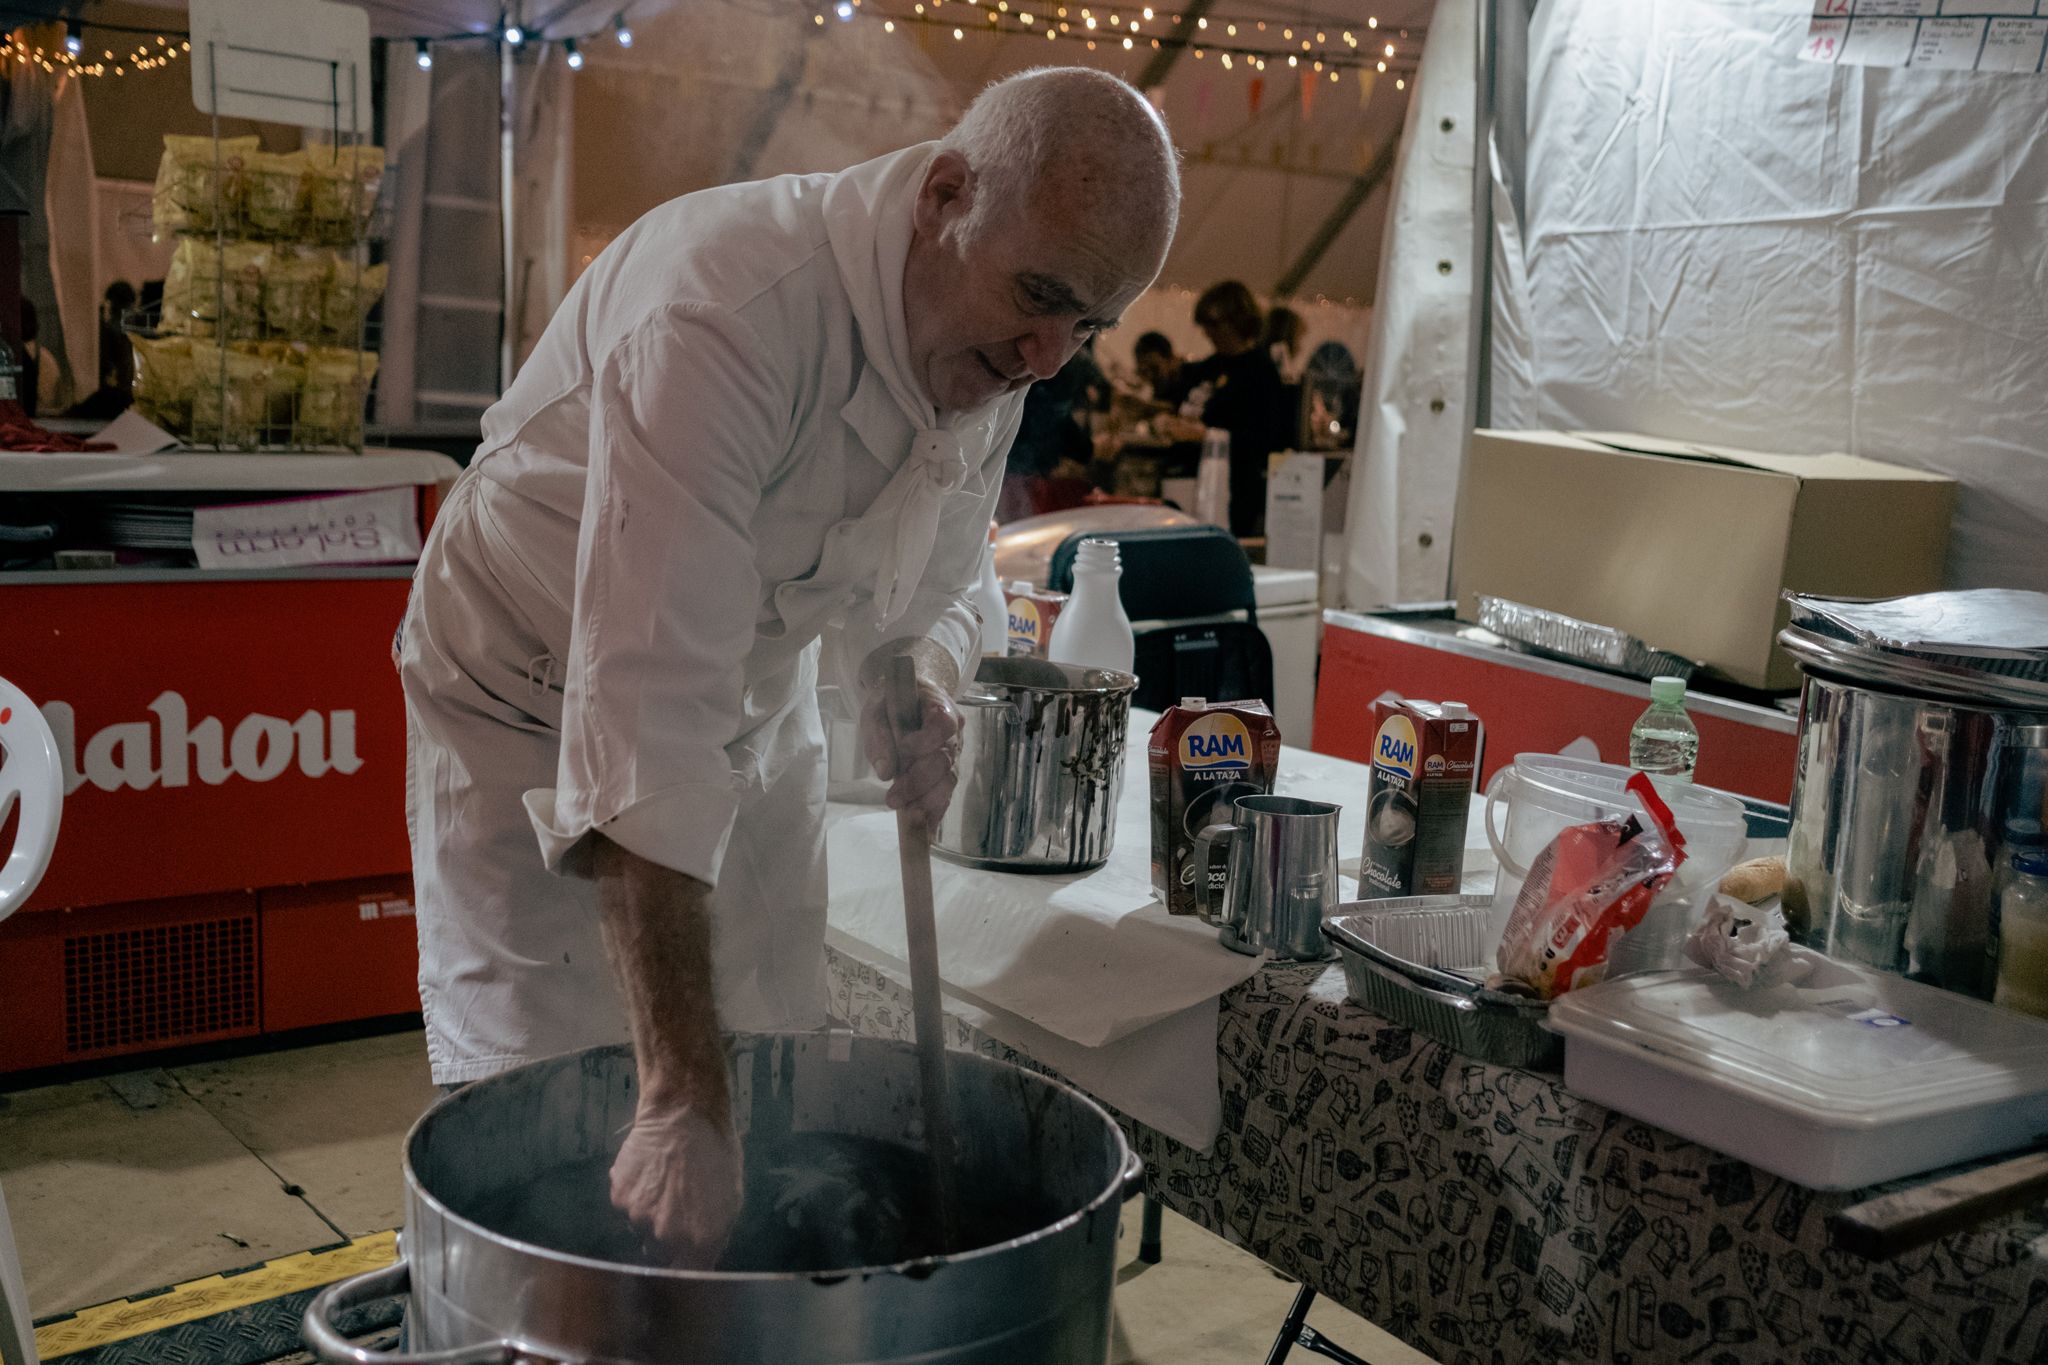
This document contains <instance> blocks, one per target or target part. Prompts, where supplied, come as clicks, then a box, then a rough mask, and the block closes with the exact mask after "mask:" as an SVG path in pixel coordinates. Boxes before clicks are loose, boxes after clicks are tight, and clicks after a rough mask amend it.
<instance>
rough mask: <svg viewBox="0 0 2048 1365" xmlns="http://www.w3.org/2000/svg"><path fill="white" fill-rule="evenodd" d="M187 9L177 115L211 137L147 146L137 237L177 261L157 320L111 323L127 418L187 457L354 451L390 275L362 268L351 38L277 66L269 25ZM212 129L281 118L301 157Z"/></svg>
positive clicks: (373, 202) (363, 171)
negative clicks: (129, 401) (140, 420)
mask: <svg viewBox="0 0 2048 1365" xmlns="http://www.w3.org/2000/svg"><path fill="white" fill-rule="evenodd" d="M193 8H194V26H193V33H192V46H193V56H194V64H193V95H194V103H195V104H197V105H198V106H200V108H201V111H202V112H205V113H209V114H211V115H212V119H213V131H212V134H211V136H196V137H195V136H178V135H175V134H166V135H165V137H164V153H163V159H162V161H161V162H160V163H159V167H158V170H157V178H156V186H155V190H154V193H153V194H152V196H151V214H150V217H151V225H150V226H151V233H152V235H153V236H154V237H155V238H156V239H157V240H159V241H162V240H165V239H166V238H172V239H175V241H176V247H175V250H174V252H173V254H172V257H171V265H170V269H169V271H168V273H167V274H166V277H165V280H164V295H163V302H162V304H161V306H160V308H152V309H150V310H147V311H139V312H136V313H132V314H130V316H129V318H128V320H127V330H128V333H129V336H130V340H131V342H132V344H133V345H134V348H135V357H136V364H135V405H136V408H137V410H138V411H139V412H140V413H141V414H142V415H143V416H145V417H148V418H149V419H150V420H151V421H153V422H155V423H157V425H159V426H161V427H163V428H164V429H165V430H166V431H168V432H170V433H171V434H172V435H174V436H176V437H178V438H179V440H180V441H181V442H183V443H184V444H185V445H187V446H189V447H192V448H195V449H211V450H271V451H289V450H315V449H324V450H333V449H337V448H340V449H348V450H357V451H359V450H361V449H362V445H363V408H364V403H365V401H366V400H367V398H368V396H369V390H370V384H371V381H372V380H373V379H375V377H376V373H377V354H376V349H375V344H374V337H373V329H372V327H371V324H370V321H369V318H370V314H371V313H372V312H373V311H374V310H375V308H376V306H377V304H378V302H379V300H380V299H381V298H382V297H383V294H384V287H385V283H386V278H387V276H388V274H389V269H390V267H389V266H387V265H382V264H374V265H373V264H371V263H370V259H369V258H370V255H371V248H372V246H373V245H374V243H375V242H376V241H377V239H378V234H377V233H376V231H375V225H376V223H377V206H378V199H379V191H380V189H381V188H382V182H383V177H384V149H383V148H381V147H377V146H372V145H368V143H367V142H366V140H365V134H364V125H365V123H366V122H367V121H368V110H367V109H366V108H364V107H363V92H364V89H365V85H366V82H365V77H366V74H367V73H366V71H365V70H363V69H362V68H363V67H364V66H365V65H366V63H367V37H366V36H365V41H364V43H363V44H362V50H361V53H360V56H359V55H358V54H357V53H356V52H355V51H354V50H353V49H354V44H352V43H349V42H346V41H344V42H341V43H339V44H338V45H335V46H333V47H332V48H331V50H329V51H327V52H323V51H321V50H320V49H319V48H318V46H314V47H312V48H311V49H309V50H294V49H295V48H296V47H297V46H298V45H297V44H296V43H293V42H279V41H278V38H279V37H280V36H285V35H282V34H280V32H279V28H278V23H277V21H278V20H279V19H282V18H284V17H285V16H283V15H281V14H280V13H278V9H275V8H271V7H269V6H265V7H263V10H262V12H261V13H256V12H253V10H254V7H251V6H249V5H248V4H247V3H246V0H242V3H234V2H233V0H214V3H212V4H200V5H195V6H194V7H193ZM279 8H283V9H292V10H304V9H317V10H331V9H334V8H338V7H335V6H324V5H323V6H317V7H309V6H303V5H302V4H294V5H288V6H283V7H279ZM202 11H205V12H207V13H205V14H202ZM202 18H208V19H213V20H215V21H216V22H215V23H214V24H213V25H211V31H206V32H202V28H201V22H200V21H201V19H202ZM317 27H318V26H317V24H316V25H315V28H316V29H317ZM291 36H297V35H291ZM316 42H317V39H316ZM252 106H253V110H260V112H252ZM280 106H282V107H280ZM223 113H227V114H229V115H230V116H232V115H235V114H246V115H247V116H252V117H269V118H273V119H275V118H277V117H278V115H279V114H280V113H284V114H293V113H295V114H296V115H297V117H295V118H293V119H292V120H291V121H293V122H297V123H299V124H300V125H301V126H304V127H306V128H307V129H308V140H307V142H306V144H305V145H304V146H303V147H301V148H300V149H299V150H298V151H295V152H284V153H277V152H266V151H263V150H261V149H260V146H259V139H258V138H257V137H256V136H254V135H253V134H252V135H246V136H223V134H222V132H221V119H222V116H223ZM322 133H324V134H325V136H326V140H325V141H321V140H317V139H318V138H319V137H320V135H321V134H322Z"/></svg>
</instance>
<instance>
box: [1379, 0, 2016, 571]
mask: <svg viewBox="0 0 2048 1365" xmlns="http://www.w3.org/2000/svg"><path fill="white" fill-rule="evenodd" d="M1448 8H1449V7H1448V6H1446V7H1445V10H1444V11H1440V13H1439V19H1438V23H1439V25H1440V24H1441V22H1442V17H1443V15H1444V13H1446V12H1447V11H1448ZM1810 9H1811V7H1810V6H1809V5H1808V4H1807V3H1805V0H1662V2H1661V3H1658V4H1655V5H1619V4H1613V3H1610V2H1609V0H1545V3H1544V4H1542V5H1541V6H1540V7H1539V8H1538V10H1537V13H1536V15H1535V19H1534V22H1533V24H1532V28H1531V33H1530V49H1531V55H1530V73H1529V74H1530V84H1529V90H1530V95H1529V104H1530V107H1529V161H1528V197H1527V203H1528V222H1527V224H1526V228H1525V232H1524V238H1523V244H1524V246H1525V248H1526V255H1527V277H1528V278H1527V293H1526V296H1525V297H1520V298H1516V297H1512V296H1509V295H1506V294H1505V293H1504V292H1503V293H1502V295H1501V297H1500V307H1501V308H1503V309H1505V308H1513V309H1516V310H1517V311H1518V313H1519V315H1520V316H1521V317H1523V318H1524V319H1525V322H1526V326H1527V327H1528V329H1529V338H1528V343H1527V353H1526V355H1525V356H1523V357H1520V360H1522V361H1525V362H1526V377H1525V378H1524V379H1523V380H1521V381H1520V384H1521V387H1520V388H1517V387H1516V384H1517V380H1516V375H1517V372H1518V370H1521V369H1523V368H1524V366H1522V365H1520V364H1508V365H1505V366H1497V367H1496V374H1495V414H1496V420H1497V421H1498V420H1512V421H1518V422H1524V423H1527V424H1530V425H1540V426H1548V427H1563V428H1590V429H1596V430H1640V431H1645V432H1649V433H1651V434H1654V435H1660V436H1668V437H1680V438H1688V439H1693V440H1698V441H1703V442H1708V443H1715V444H1724V445H1734V446H1748V447H1755V448H1762V449H1767V450H1780V451H1787V452H1792V453H1804V452H1818V451H1827V450H1847V451H1851V452H1854V453H1856V454H1859V455H1866V456H1870V457H1872V458H1876V459H1882V460H1890V461H1895V462H1897V463H1900V464H1906V465H1912V466H1916V467H1919V468H1923V469H1930V470H1934V471H1937V472H1940V473H1943V474H1948V475H1951V476H1953V477H1955V478H1957V479H1959V480H1960V481H1961V483H1962V497H1961V506H1960V510H1959V513H1958V518H1957V524H1956V529H1955V539H1954V542H1953V545H1952V549H1951V552H1950V556H1949V566H1948V576H1949V579H1950V581H1951V583H1952V584H1953V585H1955V586H1973V585H1992V584H1998V585H2009V586H2025V587H2031V588H2041V589H2048V548H2044V547H2048V383H2043V373H2044V366H2048V81H2044V80H2041V79H2039V78H2036V77H2029V76H2007V75H1978V74H1974V73H1971V72H1940V71H1927V70H1883V69H1875V68H1851V67H1839V68H1831V67H1826V66H1818V65H1814V64H1811V63H1807V62H1802V61H1799V60H1797V57H1796V53H1797V50H1798V48H1799V38H1800V35H1801V34H1802V33H1803V32H1804V31H1805V28H1806V23H1807V18H1808V15H1809V13H1810ZM1403 273H1405V272H1398V273H1397V272H1393V271H1390V272H1389V273H1388V278H1389V280H1390V281H1391V280H1394V279H1398V278H1401V274H1403ZM1497 286H1498V287H1499V288H1500V289H1501V290H1502V291H1505V290H1506V289H1508V288H1511V287H1512V280H1511V278H1510V279H1504V280H1501V281H1497ZM1499 316H1501V314H1500V312H1498V311H1497V312H1496V317H1497V318H1498V317H1499ZM1671 515H1673V516H1683V515H1684V509H1682V508H1673V509H1672V510H1671ZM1872 529H1873V531H1875V532H1878V533H1881V530H1882V528H1872Z"/></svg>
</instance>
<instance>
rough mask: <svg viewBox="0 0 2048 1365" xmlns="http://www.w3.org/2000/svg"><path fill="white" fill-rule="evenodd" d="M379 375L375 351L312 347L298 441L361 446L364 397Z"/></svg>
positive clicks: (303, 391) (352, 447) (309, 355)
mask: <svg viewBox="0 0 2048 1365" xmlns="http://www.w3.org/2000/svg"><path fill="white" fill-rule="evenodd" d="M376 376H377V356H376V354H375V353H374V352H371V351H354V350H349V349H346V348H344V347H340V346H315V347H312V348H311V349H310V350H309V351H308V353H307V356H306V380H305V386H304V388H303V389H302V390H301V391H300V393H299V427H298V439H299V441H300V442H301V443H303V444H307V445H338V446H347V447H349V448H350V449H360V448H361V446H362V444H363V400H364V399H365V398H366V397H367V396H368V395H369V391H370V381H371V380H372V379H374V378H376Z"/></svg>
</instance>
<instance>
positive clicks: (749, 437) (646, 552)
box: [526, 304, 791, 884]
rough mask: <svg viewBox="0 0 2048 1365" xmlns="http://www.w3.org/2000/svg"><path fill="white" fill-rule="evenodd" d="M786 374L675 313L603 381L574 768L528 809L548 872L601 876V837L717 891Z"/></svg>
mask: <svg viewBox="0 0 2048 1365" xmlns="http://www.w3.org/2000/svg"><path fill="white" fill-rule="evenodd" d="M780 368H781V367H778V366H776V365H775V364H774V363H773V361H772V359H771V357H770V356H769V354H768V353H767V350H766V348H765V347H764V346H763V345H762V343H761V342H760V340H759V338H758V337H756V336H755V335H754V334H753V333H752V332H751V331H750V330H749V329H748V328H747V327H746V326H745V325H744V324H743V323H741V322H740V321H739V320H738V319H737V318H735V317H734V316H733V315H732V314H731V313H730V312H727V311H725V310H723V309H717V308H711V307H706V306H699V305H690V304H676V305H672V306H670V307H668V308H665V309H662V310H660V311H658V312H656V313H655V314H653V315H651V316H650V317H649V318H648V319H647V320H646V321H644V322H643V323H642V324H641V325H640V326H639V327H637V328H636V329H635V330H634V331H633V332H631V333H630V334H628V335H627V336H626V338H625V339H624V340H622V341H621V342H620V343H619V344H618V345H617V346H616V347H614V348H613V349H612V351H611V352H610V353H609V354H608V355H607V356H606V358H605V359H604V361H603V362H602V364H601V365H600V367H599V369H598V371H597V373H596V375H595V376H594V378H593V380H592V388H591V395H590V474H589V480H588V483H587V484H586V487H585V493H584V503H583V521H582V527H581V530H580V532H579V535H578V540H577V548H576V600H575V614H574V625H573V629H572V632H571V642H570V649H569V658H568V660H567V668H566V677H565V683H564V692H563V708H562V751H561V760H560V765H559V767H558V770H557V774H556V785H555V788H554V790H552V791H535V792H529V793H527V798H526V802H527V808H528V811H529V814H530V815H531V817H532V820H533V824H534V828H535V832H536V833H537V834H538V835H539V838H540V843H541V850H542V853H543V854H544V856H545V857H546V859H547V863H548V866H549V867H550V868H553V869H555V870H557V871H563V872H568V873H571V874H579V875H588V871H589V859H588V848H589V838H588V836H589V835H590V834H591V833H592V832H593V831H594V832H597V833H601V834H603V835H604V836H605V837H606V838H608V839H610V840H612V841H613V842H614V843H617V844H619V845H621V846H622V847H624V848H626V849H628V850H630V851H631V852H633V853H636V854H638V855H639V856H641V857H643V858H645V859H647V860H648V861H650V862H653V863H658V864H660V865H661V866H663V867H667V868H671V869H673V870H675V871H677V872H681V873H684V874H686V875H688V876H691V877H694V878H697V879H698V880H700V881H703V882H707V883H712V884H715V883H716V882H717V880H718V873H719V866H720V863H721V862H722V861H723V858H724V854H725V848H726V844H727V841H728V840H729V838H730V837H731V833H732V825H733V818H734V815H735V812H736V811H737V809H738V805H739V798H740V795H741V792H740V786H741V783H740V780H739V779H738V778H737V777H736V776H735V774H734V773H733V771H732V766H731V763H730V762H729V760H728V759H727V756H726V746H727V745H728V744H729V743H731V742H732V740H733V739H734V738H735V736H736V733H737V731H738V728H739V725H740V718H741V708H742V696H743V690H744V676H743V668H744V663H745V660H746V657H747V653H748V651H749V649H750V648H751V647H752V645H753V640H754V633H755V622H756V617H757V616H758V614H759V609H760V599H761V582H760V577H759V573H758V570H757V569H756V567H755V553H754V541H753V530H752V522H753V520H754V514H755V511H756V509H757V508H758V507H759V505H760V501H761V490H762V488H763V487H764V485H765V483H766V482H767V478H768V471H769V470H771V469H772V468H773V467H774V463H775V460H776V458H777V454H778V452H780V451H781V450H782V449H783V447H784V446H785V445H786V444H787V441H788V423H789V420H790V411H791V405H790V401H789V398H788V396H787V385H788V381H787V379H786V377H785V376H783V375H782V374H781V373H780Z"/></svg>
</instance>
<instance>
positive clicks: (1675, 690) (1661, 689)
mask: <svg viewBox="0 0 2048 1365" xmlns="http://www.w3.org/2000/svg"><path fill="white" fill-rule="evenodd" d="M1650 700H1651V701H1653V702H1655V703H1656V704H1657V705H1659V706H1683V705H1685V679H1683V678H1657V679H1654V680H1653V681H1652V682H1651V683H1650Z"/></svg>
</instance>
